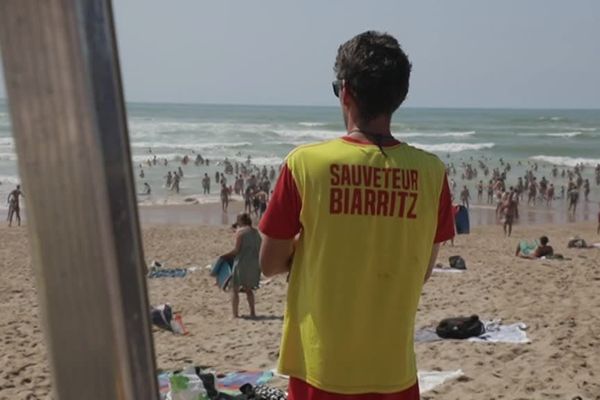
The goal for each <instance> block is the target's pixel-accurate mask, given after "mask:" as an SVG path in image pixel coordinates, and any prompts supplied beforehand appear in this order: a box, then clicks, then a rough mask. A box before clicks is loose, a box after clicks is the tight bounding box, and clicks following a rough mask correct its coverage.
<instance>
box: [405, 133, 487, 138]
mask: <svg viewBox="0 0 600 400" xmlns="http://www.w3.org/2000/svg"><path fill="white" fill-rule="evenodd" d="M475 134H476V132H475V131H464V132H432V133H425V132H405V133H402V132H400V133H398V134H397V136H398V137H401V138H402V137H434V138H440V137H468V136H473V135H475Z"/></svg>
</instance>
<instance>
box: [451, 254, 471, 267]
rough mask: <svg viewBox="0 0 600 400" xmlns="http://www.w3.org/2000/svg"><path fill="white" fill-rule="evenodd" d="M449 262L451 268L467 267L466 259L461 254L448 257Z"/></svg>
mask: <svg viewBox="0 0 600 400" xmlns="http://www.w3.org/2000/svg"><path fill="white" fill-rule="evenodd" d="M448 263H449V264H450V268H454V269H467V263H466V262H465V259H464V258H462V257H461V256H452V257H450V258H449V259H448Z"/></svg>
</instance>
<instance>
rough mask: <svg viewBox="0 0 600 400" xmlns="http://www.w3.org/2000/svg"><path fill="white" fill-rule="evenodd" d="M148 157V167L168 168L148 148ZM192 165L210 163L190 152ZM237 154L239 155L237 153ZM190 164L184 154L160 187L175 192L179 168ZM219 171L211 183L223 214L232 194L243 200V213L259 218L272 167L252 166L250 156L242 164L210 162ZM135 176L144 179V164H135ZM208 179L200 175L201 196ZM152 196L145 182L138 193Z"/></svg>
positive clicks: (272, 175)
mask: <svg viewBox="0 0 600 400" xmlns="http://www.w3.org/2000/svg"><path fill="white" fill-rule="evenodd" d="M148 153H149V155H150V156H149V158H148V159H147V160H146V161H145V164H146V166H147V167H148V168H152V167H160V166H163V167H168V166H169V160H168V159H166V158H161V159H159V158H158V157H157V156H156V155H155V154H154V153H153V152H152V149H148ZM193 154H194V158H193V164H194V165H195V166H196V167H203V166H206V167H209V166H210V164H211V161H210V160H209V159H208V158H204V157H202V155H201V154H196V153H195V152H193ZM238 155H240V154H238ZM191 163H192V158H191V157H190V156H188V155H184V156H183V157H182V158H181V160H180V165H178V166H177V169H176V170H173V171H171V170H169V171H167V174H166V175H165V176H164V180H165V184H164V187H165V188H167V189H168V190H169V191H172V192H175V193H179V191H180V184H181V181H182V179H183V177H184V172H183V168H182V167H185V166H187V165H189V164H191ZM213 165H217V166H219V167H221V168H220V171H219V170H217V171H216V172H215V175H214V183H215V184H216V185H217V186H218V187H219V192H218V193H219V197H220V200H221V206H222V210H223V212H227V209H228V207H229V202H230V200H231V196H232V195H233V194H235V195H239V196H242V197H243V199H244V212H246V213H248V214H249V215H254V216H256V217H257V218H260V217H262V215H263V214H264V212H265V211H266V209H267V203H268V201H269V197H270V193H271V187H272V182H274V181H275V179H276V176H277V171H276V170H275V168H274V167H273V166H271V167H270V168H267V167H266V166H262V167H259V166H257V165H254V164H253V163H252V157H251V156H248V158H247V159H246V161H245V162H237V161H230V160H229V159H228V158H225V160H223V161H219V162H216V163H214V162H213ZM138 168H139V170H140V171H139V177H140V179H144V178H145V172H144V164H139V166H138ZM211 184H212V177H211V176H209V175H208V173H204V176H203V177H202V180H201V186H202V194H204V195H209V194H211ZM151 193H152V188H151V187H150V185H149V184H148V182H144V192H143V193H142V194H144V195H149V194H151Z"/></svg>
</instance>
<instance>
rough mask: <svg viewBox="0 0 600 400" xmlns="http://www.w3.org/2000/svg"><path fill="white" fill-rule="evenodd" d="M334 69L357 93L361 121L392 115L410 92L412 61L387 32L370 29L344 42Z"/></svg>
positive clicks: (339, 77)
mask: <svg viewBox="0 0 600 400" xmlns="http://www.w3.org/2000/svg"><path fill="white" fill-rule="evenodd" d="M333 70H334V72H335V75H336V78H337V79H338V80H339V81H341V80H343V81H344V82H345V85H346V87H347V88H348V89H349V90H350V91H351V93H352V94H353V95H354V98H355V99H356V102H357V105H358V109H359V113H360V116H359V117H360V122H362V123H366V122H369V121H371V120H372V119H374V118H375V117H377V116H379V115H382V114H383V115H391V114H392V113H393V112H394V111H396V110H397V109H398V107H400V104H402V102H403V101H404V99H406V95H407V94H408V81H409V78H410V70H411V64H410V61H409V60H408V56H407V55H406V54H405V53H404V51H402V48H401V47H400V44H399V43H398V41H397V40H396V39H395V38H394V37H393V36H391V35H389V34H387V33H380V32H375V31H367V32H364V33H361V34H359V35H357V36H355V37H353V38H352V39H350V40H349V41H347V42H346V43H344V44H342V45H341V46H340V47H339V49H338V54H337V58H336V60H335V66H334V68H333Z"/></svg>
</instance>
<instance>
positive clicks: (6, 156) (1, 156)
mask: <svg viewBox="0 0 600 400" xmlns="http://www.w3.org/2000/svg"><path fill="white" fill-rule="evenodd" d="M0 160H1V161H17V154H16V153H0Z"/></svg>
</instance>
